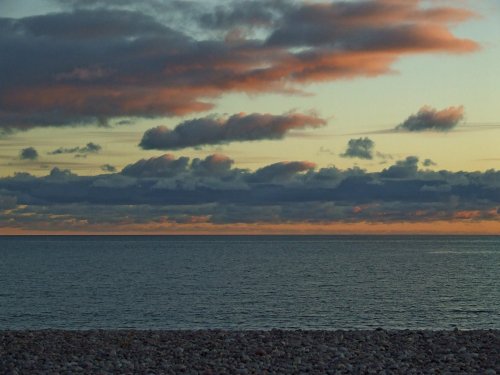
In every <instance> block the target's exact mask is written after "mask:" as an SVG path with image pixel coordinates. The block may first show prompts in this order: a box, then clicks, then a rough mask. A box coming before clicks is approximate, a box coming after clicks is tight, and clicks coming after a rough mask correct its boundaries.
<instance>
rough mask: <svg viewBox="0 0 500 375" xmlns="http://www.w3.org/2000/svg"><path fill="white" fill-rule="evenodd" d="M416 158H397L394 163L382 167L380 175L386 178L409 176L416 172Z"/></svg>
mask: <svg viewBox="0 0 500 375" xmlns="http://www.w3.org/2000/svg"><path fill="white" fill-rule="evenodd" d="M417 171H418V158H417V157H415V156H408V157H407V158H406V159H405V160H399V161H397V162H396V164H394V165H391V166H390V167H389V168H387V169H384V170H383V171H382V172H381V173H380V175H381V176H382V177H386V178H411V177H414V176H415V175H416V174H417Z"/></svg>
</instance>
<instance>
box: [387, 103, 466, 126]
mask: <svg viewBox="0 0 500 375" xmlns="http://www.w3.org/2000/svg"><path fill="white" fill-rule="evenodd" d="M463 118H464V107H463V106H459V107H449V108H446V109H443V110H441V111H438V110H436V109H434V108H432V107H429V106H424V107H422V108H421V109H420V110H419V111H418V112H417V114H414V115H411V116H410V117H408V118H407V119H406V120H405V121H404V122H403V123H402V124H400V125H398V126H397V127H396V130H398V131H409V132H422V131H440V132H447V131H450V130H453V129H454V128H455V127H456V126H457V125H458V124H459V123H460V121H462V120H463Z"/></svg>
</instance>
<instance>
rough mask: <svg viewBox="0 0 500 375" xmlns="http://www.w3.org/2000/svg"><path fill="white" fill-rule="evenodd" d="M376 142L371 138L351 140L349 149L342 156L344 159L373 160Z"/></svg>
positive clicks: (348, 145)
mask: <svg viewBox="0 0 500 375" xmlns="http://www.w3.org/2000/svg"><path fill="white" fill-rule="evenodd" d="M374 147H375V142H373V141H372V140H371V139H370V138H367V137H365V138H357V139H351V140H349V142H348V143H347V149H346V150H345V152H344V153H343V154H341V155H340V156H342V157H344V158H359V159H369V160H371V159H373V149H374Z"/></svg>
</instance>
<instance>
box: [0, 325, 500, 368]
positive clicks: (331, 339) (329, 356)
mask: <svg viewBox="0 0 500 375" xmlns="http://www.w3.org/2000/svg"><path fill="white" fill-rule="evenodd" d="M0 373H1V374H70V373H71V374H79V373H80V374H205V375H210V374H486V375H494V374H500V331H499V330H485V331H479V330H478V331H460V330H453V331H409V330H401V331H388V330H383V329H376V330H373V331H302V330H297V331H293V330H286V331H284V330H270V331H223V330H198V331H135V330H116V331H107V330H92V331H59V330H37V331H0Z"/></svg>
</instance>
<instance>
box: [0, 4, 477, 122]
mask: <svg viewBox="0 0 500 375" xmlns="http://www.w3.org/2000/svg"><path fill="white" fill-rule="evenodd" d="M124 3H126V4H127V6H126V7H121V8H120V7H118V8H116V7H114V5H113V4H114V3H108V2H106V1H97V0H96V1H93V2H92V5H91V6H90V7H89V8H88V9H85V6H84V5H82V4H80V3H77V2H75V3H74V4H75V6H76V8H75V9H73V10H72V11H71V12H61V13H52V14H45V15H39V16H32V17H27V18H21V19H0V55H1V56H2V60H1V61H0V81H1V82H2V85H1V87H0V130H3V131H9V130H14V129H28V128H31V127H34V126H49V125H68V124H85V123H87V124H88V123H95V122H96V121H100V122H104V121H106V120H107V119H110V118H115V117H124V116H129V117H148V118H149V117H162V116H179V115H186V114H189V113H194V112H202V111H206V110H209V109H211V108H212V107H213V100H214V98H217V97H219V96H221V95H223V94H225V93H228V92H234V91H238V92H246V93H260V92H269V91H281V92H283V93H293V92H294V91H297V90H300V89H301V85H302V84H307V83H309V82H315V81H331V80H337V79H346V78H347V79H351V78H357V77H373V76H377V75H381V74H386V73H388V72H391V70H392V66H393V63H394V62H395V61H397V60H398V59H399V58H401V57H403V56H405V55H410V54H421V53H468V52H472V51H475V50H477V48H478V45H477V43H476V42H474V41H472V40H469V39H463V38H459V37H457V36H456V35H454V34H453V33H452V31H451V27H452V26H453V25H454V24H456V23H460V22H464V21H466V20H468V19H470V18H472V17H474V14H473V13H472V12H470V11H468V10H466V9H462V8H460V7H444V6H434V7H430V8H429V7H423V6H422V5H421V3H420V1H416V0H412V1H395V0H369V1H356V2H341V1H334V2H332V3H330V2H328V3H326V2H325V3H308V2H292V1H286V0H280V1H276V2H267V1H265V2H260V1H256V2H252V4H253V5H255V4H257V3H258V5H259V9H258V11H251V9H250V3H249V4H246V3H242V4H240V3H238V4H237V6H240V7H243V8H244V9H247V8H248V9H247V10H248V12H245V11H243V12H242V9H238V11H237V9H235V8H233V7H232V6H233V5H228V4H226V5H224V6H221V7H217V8H216V9H213V10H206V12H208V13H206V12H205V13H204V14H199V11H198V10H197V9H196V8H195V7H191V8H190V5H189V4H191V3H189V4H187V5H185V6H184V7H180V6H179V7H178V9H177V10H175V11H177V12H181V13H180V15H182V16H183V19H185V20H186V21H185V22H187V23H189V22H191V24H192V26H193V28H201V31H202V32H204V35H205V37H204V38H203V39H200V38H197V35H200V34H199V33H198V34H196V33H195V34H193V35H188V34H186V33H185V32H181V31H180V29H181V28H180V27H179V26H178V24H176V23H175V22H171V23H168V24H167V23H166V21H165V19H160V18H157V13H154V12H149V13H148V12H147V11H146V10H145V9H146V8H147V7H146V6H145V5H144V4H143V5H141V4H135V3H132V2H124ZM89 4H90V3H89ZM231 4H232V3H231ZM245 4H246V5H245ZM115 5H116V4H115ZM205 5H206V4H205ZM253 5H252V6H253ZM191 6H192V4H191ZM200 8H203V9H207V6H204V7H200ZM134 9H135V10H134ZM210 12H212V13H210ZM191 14H193V15H195V16H193V18H191V19H190V18H189V16H190V15H191ZM174 18H175V17H174ZM167 19H168V17H167ZM234 27H239V29H240V30H245V29H246V30H247V31H248V30H251V29H254V28H256V27H257V28H259V29H262V32H260V33H257V34H252V33H251V32H250V31H248V33H247V32H245V31H241V32H240V33H239V34H238V35H239V37H238V38H236V39H235V38H231V39H230V40H227V39H226V36H227V34H229V33H231V32H232V31H233V28H234ZM182 29H183V30H186V29H189V27H187V28H186V27H182ZM221 29H222V30H224V31H225V33H223V34H220V33H219V31H220V30H221ZM54 56H57V58H54Z"/></svg>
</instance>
